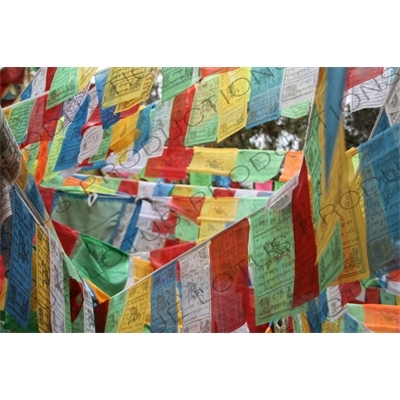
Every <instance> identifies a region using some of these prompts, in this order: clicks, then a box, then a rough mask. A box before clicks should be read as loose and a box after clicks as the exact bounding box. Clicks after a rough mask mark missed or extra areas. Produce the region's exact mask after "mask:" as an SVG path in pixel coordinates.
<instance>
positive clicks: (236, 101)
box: [217, 68, 251, 143]
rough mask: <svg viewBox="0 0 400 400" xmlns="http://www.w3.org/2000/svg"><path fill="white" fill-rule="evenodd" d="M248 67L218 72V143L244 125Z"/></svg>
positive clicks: (248, 88)
mask: <svg viewBox="0 0 400 400" xmlns="http://www.w3.org/2000/svg"><path fill="white" fill-rule="evenodd" d="M250 88H251V84H250V68H239V69H236V70H234V71H230V72H225V73H223V74H220V79H219V93H218V97H219V102H218V104H219V118H218V139H217V141H218V143H219V142H221V141H222V140H224V139H226V138H227V137H229V136H231V135H233V134H234V133H236V132H238V131H239V130H240V129H242V128H244V127H245V126H246V122H247V102H248V99H249V95H250Z"/></svg>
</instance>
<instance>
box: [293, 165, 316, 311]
mask: <svg viewBox="0 0 400 400" xmlns="http://www.w3.org/2000/svg"><path fill="white" fill-rule="evenodd" d="M292 214H293V234H294V248H295V267H294V268H295V272H294V287H293V303H292V307H293V308H295V307H298V306H301V305H302V304H303V303H305V302H307V301H310V300H312V299H314V298H316V297H317V296H318V295H319V281H318V264H317V262H316V261H317V245H316V240H315V233H314V226H313V223H312V216H311V203H310V192H309V186H308V173H307V165H306V161H305V159H303V164H302V166H301V169H300V175H299V184H298V186H297V187H296V188H294V189H293V194H292Z"/></svg>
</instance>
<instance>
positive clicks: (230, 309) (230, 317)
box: [210, 219, 249, 333]
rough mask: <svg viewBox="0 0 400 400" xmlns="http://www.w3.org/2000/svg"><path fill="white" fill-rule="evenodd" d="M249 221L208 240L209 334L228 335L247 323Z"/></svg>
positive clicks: (243, 221) (244, 221) (235, 225)
mask: <svg viewBox="0 0 400 400" xmlns="http://www.w3.org/2000/svg"><path fill="white" fill-rule="evenodd" d="M248 242H249V221H248V220H247V219H244V220H242V221H240V222H239V223H237V224H234V225H232V226H231V227H229V228H228V229H226V230H224V231H222V232H221V233H220V234H218V235H217V236H216V237H215V238H213V239H212V240H211V245H210V280H211V310H212V332H216V333H217V332H218V333H229V332H233V331H234V330H236V329H238V328H240V327H241V326H242V325H244V323H245V322H246V320H247V310H248V301H249V270H248V264H249V263H248V257H249V255H248Z"/></svg>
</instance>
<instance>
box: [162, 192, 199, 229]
mask: <svg viewBox="0 0 400 400" xmlns="http://www.w3.org/2000/svg"><path fill="white" fill-rule="evenodd" d="M204 200H205V196H203V197H195V196H192V197H185V196H172V199H171V200H170V201H169V202H168V207H169V208H170V209H171V210H173V211H175V212H176V213H178V214H182V215H183V216H184V217H186V218H187V219H190V220H191V221H193V222H195V223H197V217H198V216H199V215H200V212H201V208H202V207H203V203H204Z"/></svg>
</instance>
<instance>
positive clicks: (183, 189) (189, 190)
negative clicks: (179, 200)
mask: <svg viewBox="0 0 400 400" xmlns="http://www.w3.org/2000/svg"><path fill="white" fill-rule="evenodd" d="M172 190H173V192H172V194H173V195H174V196H185V197H191V196H192V195H193V191H194V186H188V185H175V186H174V188H173V189H172Z"/></svg>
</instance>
